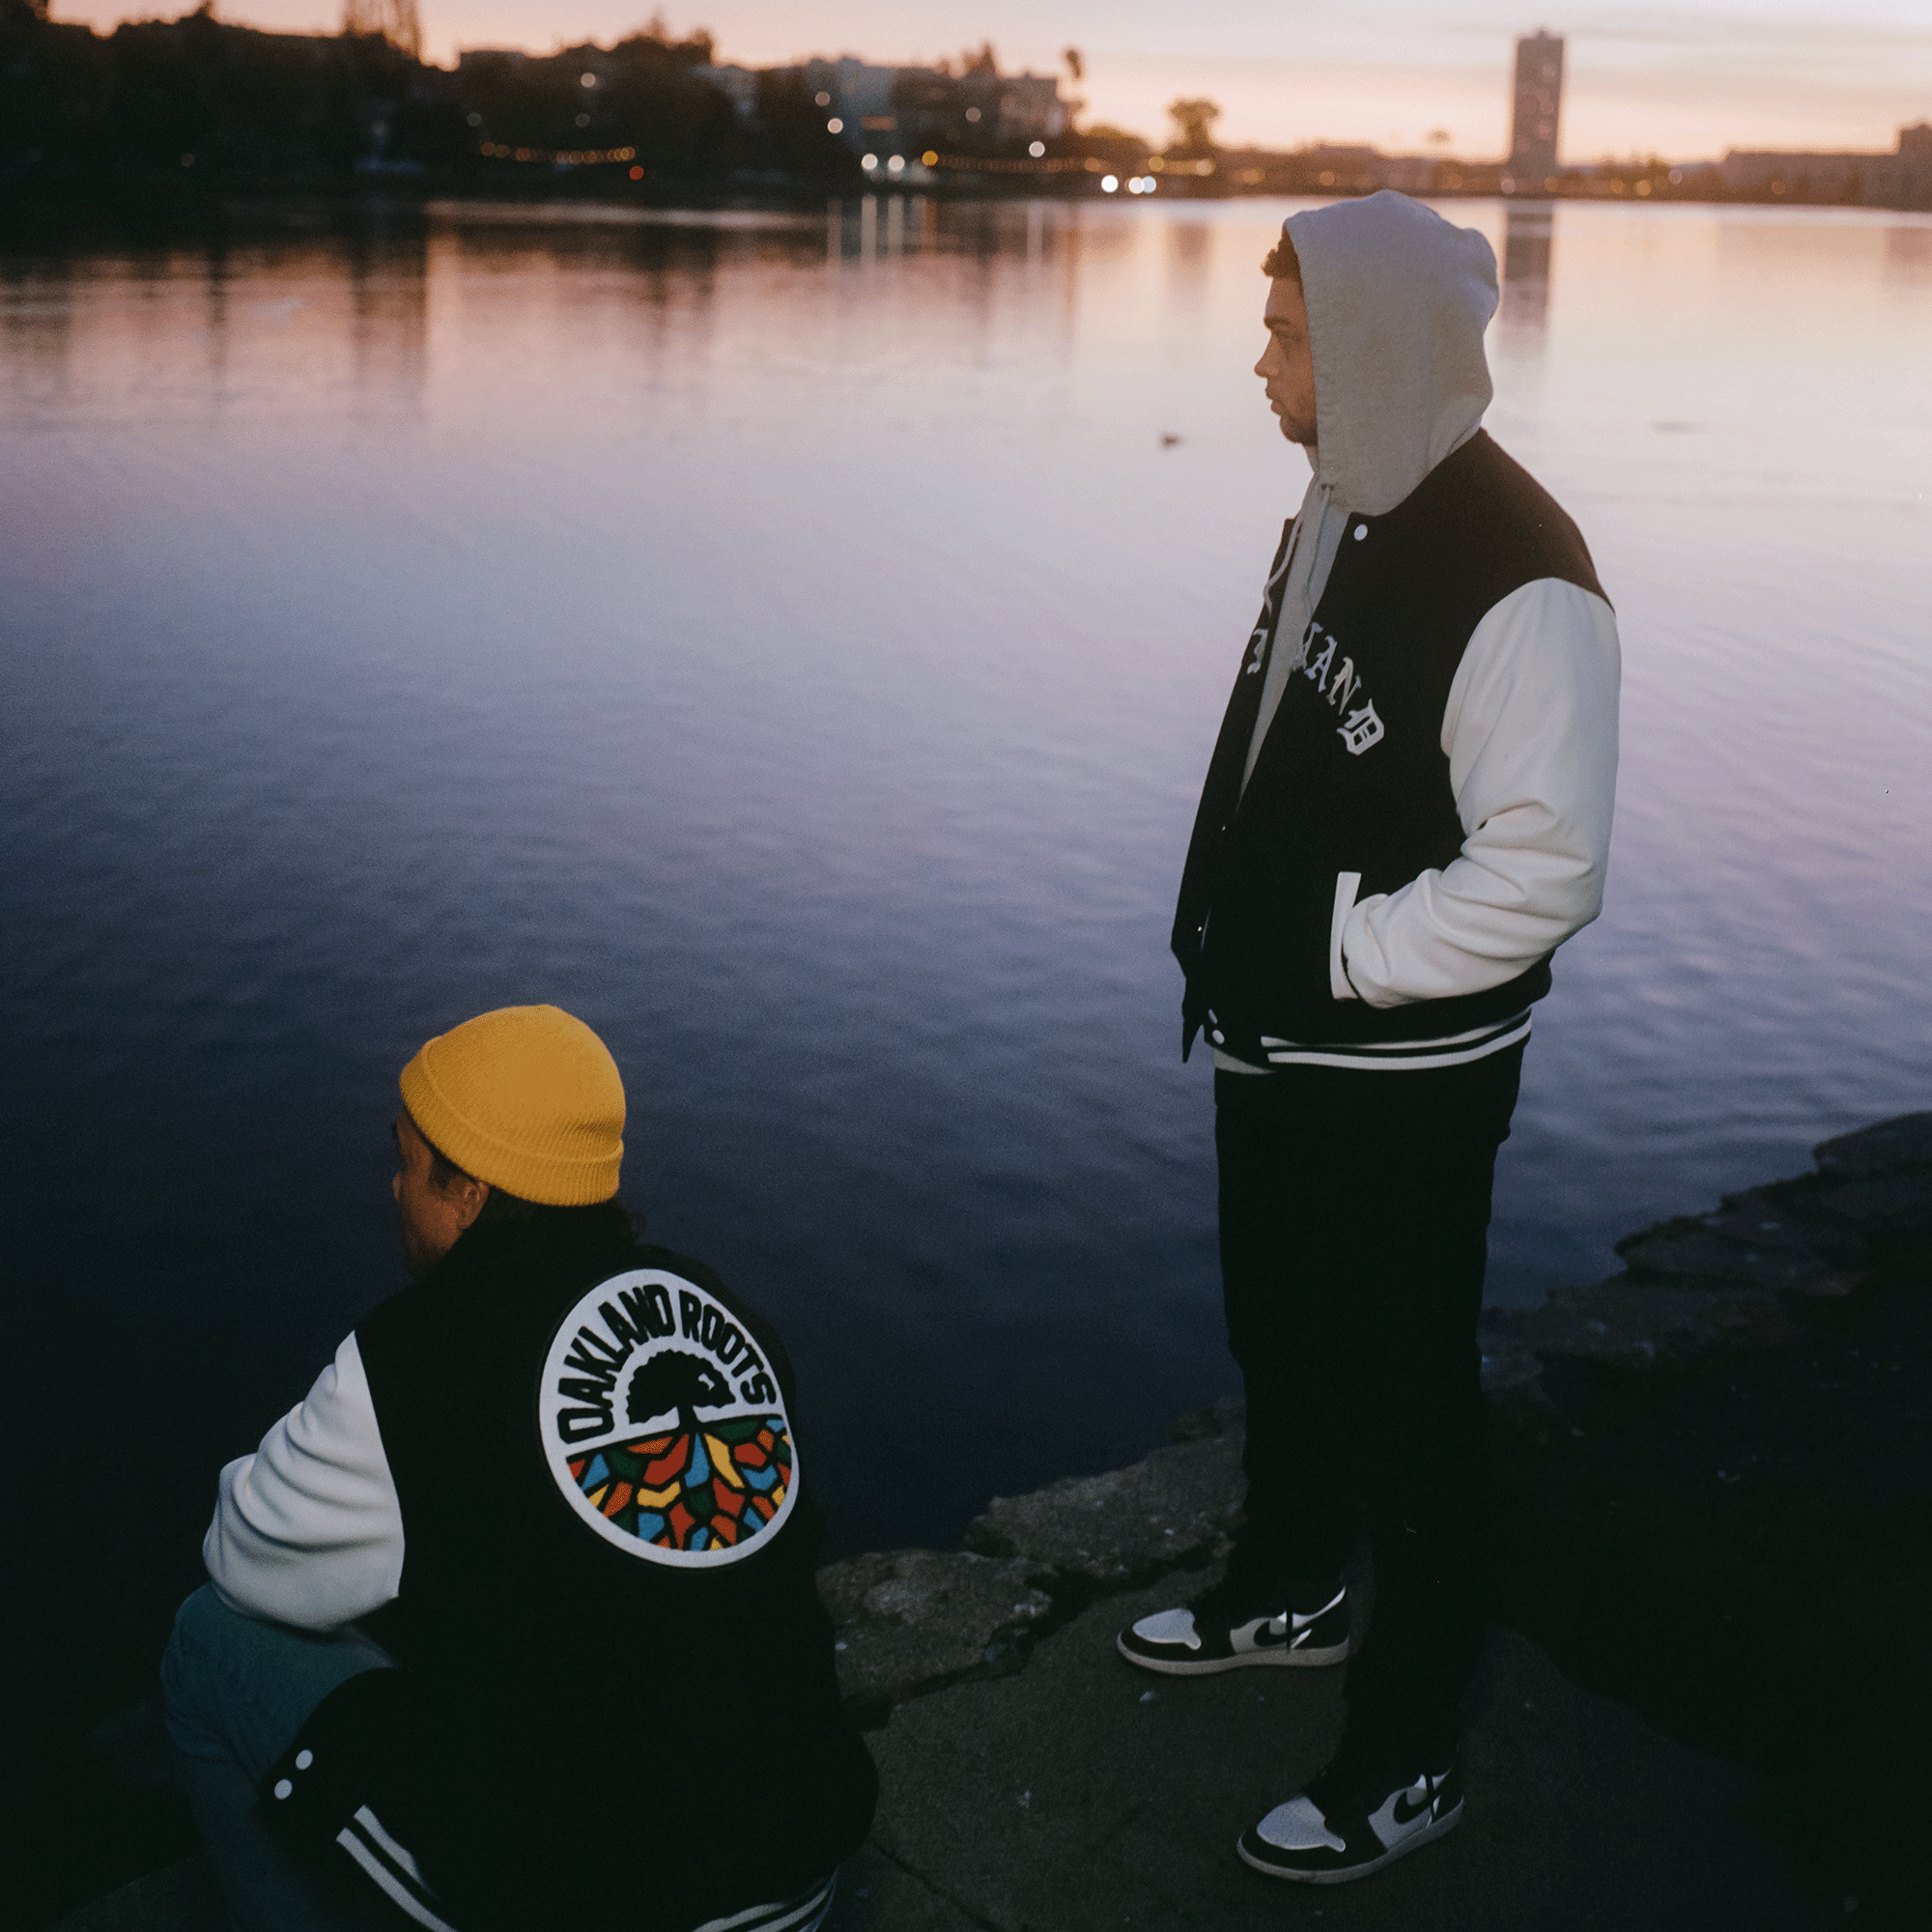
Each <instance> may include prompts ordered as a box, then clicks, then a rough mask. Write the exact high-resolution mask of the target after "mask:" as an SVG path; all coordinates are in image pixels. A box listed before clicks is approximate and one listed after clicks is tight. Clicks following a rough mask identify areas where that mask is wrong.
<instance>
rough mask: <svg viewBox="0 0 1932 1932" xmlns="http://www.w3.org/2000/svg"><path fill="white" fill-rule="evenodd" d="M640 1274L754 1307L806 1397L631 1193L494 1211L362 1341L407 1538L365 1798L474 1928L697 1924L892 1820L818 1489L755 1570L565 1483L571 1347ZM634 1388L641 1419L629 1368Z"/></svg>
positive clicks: (790, 1516)
mask: <svg viewBox="0 0 1932 1932" xmlns="http://www.w3.org/2000/svg"><path fill="white" fill-rule="evenodd" d="M639 1269H644V1270H652V1271H656V1272H658V1273H660V1274H663V1275H668V1276H673V1277H676V1278H678V1280H679V1281H682V1282H685V1283H690V1284H693V1285H694V1286H695V1288H696V1290H697V1291H699V1292H701V1294H702V1296H703V1297H705V1298H707V1299H709V1300H710V1301H712V1302H714V1303H716V1304H717V1305H718V1306H719V1307H720V1309H722V1310H723V1311H725V1312H726V1313H728V1315H729V1316H730V1317H732V1318H734V1319H735V1321H737V1322H738V1324H739V1325H740V1326H741V1327H742V1329H743V1331H744V1333H745V1335H746V1336H747V1337H749V1338H750V1344H749V1346H750V1349H751V1350H753V1351H754V1352H755V1353H756V1354H757V1355H761V1356H762V1362H763V1364H764V1365H767V1366H768V1367H769V1369H770V1371H771V1373H772V1374H773V1375H775V1377H776V1378H777V1381H778V1384H779V1387H780V1389H781V1394H782V1398H783V1405H784V1408H785V1412H786V1414H787V1415H789V1414H790V1413H791V1403H792V1392H793V1391H792V1372H791V1365H790V1363H789V1361H788V1359H787V1357H786V1355H785V1352H784V1349H783V1346H782V1344H781V1342H780V1341H779V1338H778V1337H777V1336H776V1335H775V1334H774V1333H773V1332H772V1331H771V1330H770V1328H769V1327H768V1326H767V1325H766V1324H765V1323H764V1322H763V1321H761V1320H760V1319H759V1317H758V1316H757V1315H756V1313H755V1312H754V1311H753V1310H752V1309H750V1308H749V1307H747V1306H746V1305H745V1304H744V1302H743V1301H741V1300H740V1299H739V1298H738V1297H737V1296H735V1295H734V1294H732V1293H730V1291H728V1290H727V1289H726V1288H725V1285H724V1284H723V1283H722V1282H721V1281H720V1280H719V1279H718V1278H717V1276H716V1275H714V1274H713V1273H712V1272H711V1270H710V1269H708V1268H707V1267H705V1266H704V1265H703V1264H702V1263H699V1262H696V1261H693V1260H690V1259H689V1258H687V1257H683V1256H680V1255H676V1254H672V1253H671V1252H669V1251H668V1250H667V1249H663V1248H656V1247H649V1246H641V1245H639V1244H637V1243H636V1242H635V1240H634V1239H633V1237H632V1236H631V1234H630V1224H629V1220H628V1217H627V1216H626V1215H624V1214H623V1212H622V1211H621V1210H618V1209H608V1210H598V1209H585V1210H576V1211H574V1212H572V1213H569V1214H563V1215H555V1214H553V1215H550V1216H547V1217H545V1219H544V1221H543V1222H542V1223H540V1224H539V1225H538V1226H537V1227H535V1228H532V1229H529V1230H526V1231H523V1232H519V1231H518V1230H517V1229H515V1228H514V1227H511V1228H507V1229H502V1230H493V1229H490V1228H488V1227H485V1226H479V1227H478V1228H476V1229H473V1230H471V1231H470V1233H469V1234H468V1235H466V1236H464V1237H463V1239H462V1240H461V1241H459V1242H458V1244H457V1245H456V1247H455V1248H453V1249H452V1250H451V1251H450V1253H449V1255H448V1256H447V1257H446V1258H445V1259H444V1261H443V1262H442V1263H441V1264H439V1265H438V1266H437V1267H436V1268H435V1269H434V1270H433V1271H432V1272H431V1274H430V1275H428V1276H427V1277H426V1278H425V1279H424V1280H423V1281H421V1282H420V1283H418V1284H417V1285H415V1286H414V1287H412V1288H410V1289H408V1290H406V1291H405V1292H404V1293H401V1294H399V1295H397V1296H395V1297H394V1298H393V1299H391V1300H390V1301H388V1302H386V1303H384V1305H383V1306H382V1307H381V1308H379V1309H378V1310H377V1311H376V1312H375V1314H374V1315H372V1316H371V1317H370V1318H369V1319H368V1320H367V1321H364V1322H362V1323H361V1324H359V1326H358V1328H357V1331H356V1332H357V1337H358V1341H359V1344H360V1348H361V1351H362V1359H363V1363H364V1366H365V1368H366V1371H367V1374H368V1378H369V1387H370V1392H371V1395H372V1397H373V1399H374V1404H375V1409H376V1414H377V1418H378V1421H379V1423H380V1425H381V1429H382V1434H383V1442H384V1449H385V1451H386V1454H387V1457H388V1461H389V1465H390V1469H391V1471H392V1473H393V1475H394V1479H395V1484H396V1489H397V1492H398V1495H399V1498H400V1502H401V1507H402V1516H403V1522H404V1529H405V1557H404V1567H403V1573H402V1580H401V1588H400V1593H399V1595H398V1596H397V1598H396V1600H395V1601H394V1602H393V1603H392V1604H390V1605H387V1606H386V1607H385V1608H384V1610H382V1611H381V1612H379V1613H378V1615H377V1616H376V1617H375V1618H372V1619H369V1620H366V1622H365V1628H368V1629H370V1631H371V1633H372V1634H375V1635H376V1636H377V1637H378V1638H379V1640H380V1641H382V1642H383V1643H384V1645H385V1646H386V1647H387V1648H388V1649H389V1650H390V1651H391V1653H392V1654H393V1655H394V1656H395V1657H396V1659H397V1661H398V1662H400V1663H401V1665H402V1666H403V1667H402V1669H401V1671H399V1672H397V1673H394V1674H393V1689H392V1690H390V1692H389V1694H388V1696H387V1697H386V1698H384V1696H383V1694H382V1693H383V1691H384V1689H385V1688H387V1687H384V1686H380V1685H379V1686H377V1687H375V1690H376V1692H377V1695H376V1697H375V1699H374V1700H373V1702H374V1703H377V1704H383V1703H386V1705H387V1706H388V1710H387V1715H386V1717H385V1718H384V1719H382V1720H381V1724H380V1726H379V1728H381V1729H382V1730H384V1732H385V1736H384V1738H383V1740H382V1742H381V1745H380V1747H373V1746H372V1748H371V1749H370V1750H369V1751H368V1752H367V1754H366V1757H367V1761H368V1763H369V1765H370V1771H371V1779H370V1783H369V1789H370V1791H371V1792H372V1794H374V1795H375V1797H376V1799H377V1804H376V1808H377V1810H378V1812H379V1814H380V1816H381V1819H382V1822H383V1824H384V1827H385V1828H386V1829H387V1830H388V1831H390V1832H391V1833H394V1834H395V1835H396V1836H397V1837H398V1838H400V1839H401V1841H402V1842H403V1843H404V1844H406V1845H408V1846H409V1847H410V1848H411V1849H412V1851H414V1852H415V1854H416V1856H417V1858H418V1859H419V1861H420V1862H421V1864H422V1866H423V1869H424V1873H425V1875H426V1876H427V1878H428V1879H429V1881H430V1883H431V1884H432V1885H433V1886H434V1888H435V1889H436V1890H437V1891H438V1893H439V1894H440V1897H441V1898H442V1899H443V1900H444V1901H445V1903H446V1906H447V1909H448V1913H449V1916H450V1918H452V1919H453V1920H454V1922H455V1923H456V1924H458V1925H459V1926H461V1927H463V1928H464V1932H471V1928H482V1927H499V1926H500V1927H511V1926H516V1927H522V1928H538V1927H545V1926H552V1925H564V1924H579V1923H605V1922H609V1923H612V1924H623V1925H626V1926H631V1927H637V1928H639V1932H648V1928H656V1927H662V1928H666V1932H684V1929H685V1928H688V1927H689V1926H691V1925H694V1924H696V1923H698V1922H700V1921H701V1920H703V1919H705V1918H710V1917H713V1916H717V1915H721V1914H725V1913H728V1912H731V1911H735V1910H741V1909H743V1908H744V1907H746V1906H748V1905H752V1904H755V1903H759V1902H763V1901H766V1900H773V1899H779V1898H784V1897H789V1896H792V1895H794V1894H795V1893H797V1892H799V1891H800V1890H802V1889H805V1888H806V1887H807V1886H809V1885H810V1884H811V1883H813V1882H814V1881H816V1880H818V1879H822V1878H823V1877H824V1876H825V1875H826V1874H828V1873H829V1872H830V1871H831V1870H832V1868H833V1867H834V1866H835V1865H836V1864H837V1863H838V1862H839V1861H841V1860H842V1859H844V1858H845V1857H847V1856H848V1855H849V1854H850V1853H851V1852H853V1851H854V1850H856V1849H857V1847H858V1846H859V1844H860V1843H861V1842H862V1841H863V1839H864V1837H865V1835H866V1833H867V1829H868V1828H869V1825H870V1821H871V1815H872V1809H873V1805H874V1803H875V1800H876V1795H877V1776H876V1774H875V1772H874V1770H873V1767H872V1763H871V1759H870V1757H869V1755H868V1754H867V1750H866V1747H865V1746H864V1744H863V1742H862V1741H861V1740H860V1738H859V1736H858V1734H857V1732H856V1730H855V1729H854V1727H853V1726H852V1724H851V1722H850V1721H849V1719H847V1718H846V1716H845V1715H844V1713H843V1710H842V1708H841V1706H840V1701H839V1693H838V1683H837V1680H836V1678H835V1675H834V1670H833V1651H832V1646H833V1634H832V1626H831V1622H830V1619H829V1618H828V1616H827V1614H826V1612H825V1610H824V1609H823V1607H822V1606H821V1605H820V1603H819V1600H818V1596H817V1592H816V1589H815V1587H814V1583H813V1571H814V1567H815V1562H816V1555H817V1545H818V1540H819V1522H818V1518H817V1514H816V1511H815V1510H814V1508H813V1506H812V1504H811V1502H810V1496H809V1494H808V1493H807V1492H805V1490H804V1489H803V1488H801V1489H800V1491H799V1493H798V1494H797V1495H796V1496H795V1498H794V1499H793V1503H792V1506H791V1508H790V1510H789V1512H788V1513H787V1514H786V1515H785V1516H784V1517H783V1518H782V1519H781V1520H778V1521H777V1523H776V1524H775V1526H773V1527H771V1528H769V1529H768V1530H767V1531H766V1532H765V1533H764V1534H762V1535H761V1536H759V1537H757V1538H756V1539H755V1541H749V1542H748V1547H747V1548H746V1549H745V1551H744V1552H743V1553H742V1555H741V1556H740V1557H739V1558H737V1559H736V1560H732V1561H729V1562H725V1563H723V1564H721V1565H720V1566H718V1567H712V1568H704V1567H685V1568H675V1567H668V1565H667V1564H665V1563H664V1562H661V1561H653V1560H647V1559H646V1558H645V1556H644V1555H642V1554H641V1553H639V1552H638V1551H636V1550H635V1549H634V1548H627V1547H624V1546H625V1545H626V1544H632V1543H635V1541H636V1540H635V1539H629V1538H621V1537H608V1536H605V1535H602V1534H600V1533H599V1532H598V1531H597V1530H596V1529H595V1528H594V1527H592V1526H589V1525H587V1524H586V1522H585V1520H583V1519H582V1516H581V1514H580V1513H579V1512H578V1511H577V1510H575V1509H574V1508H573V1506H572V1503H571V1501H570V1499H569V1497H568V1496H567V1494H566V1493H565V1492H564V1489H563V1487H562V1486H561V1484H560V1481H559V1479H558V1476H557V1474H556V1472H555V1471H556V1458H555V1454H554V1451H555V1444H554V1442H553V1441H547V1440H546V1439H545V1435H546V1432H547V1430H548V1431H549V1433H550V1434H552V1435H554V1427H552V1425H551V1424H549V1423H547V1422H546V1421H545V1420H543V1419H542V1418H541V1417H540V1395H541V1388H540V1384H541V1383H542V1382H543V1381H544V1379H545V1373H544V1372H545V1368H546V1363H547V1360H548V1359H549V1357H550V1350H551V1349H552V1347H553V1342H554V1338H555V1337H556V1336H557V1335H558V1333H559V1324H560V1323H563V1322H565V1321H566V1319H569V1321H571V1322H572V1323H573V1324H574V1323H575V1321H576V1319H577V1318H576V1317H574V1316H573V1315H572V1311H573V1310H574V1309H578V1308H580V1305H581V1304H582V1301H583V1297H584V1295H585V1293H586V1292H588V1291H590V1290H592V1289H593V1288H595V1287H596V1286H597V1285H598V1284H600V1283H604V1282H607V1281H609V1280H610V1279H611V1277H613V1276H618V1275H622V1274H625V1273H627V1272H630V1271H633V1270H639ZM669 1299H670V1300H671V1301H672V1303H673V1304H674V1303H675V1300H676V1294H675V1291H673V1293H672V1294H671V1296H670V1297H669ZM715 1326H716V1324H714V1327H715ZM600 1332H603V1331H602V1330H601V1329H600ZM680 1347H683V1348H685V1349H686V1350H688V1351H689V1352H690V1354H691V1355H692V1356H693V1357H695V1356H696V1353H697V1352H698V1348H699V1345H698V1344H697V1343H696V1341H693V1342H690V1343H683V1342H680ZM749 1359H750V1357H749V1356H745V1355H740V1357H739V1367H740V1368H743V1367H744V1365H745V1362H746V1361H747V1360H749ZM551 1379H554V1372H553V1375H552V1378H551ZM612 1381H613V1385H614V1390H615V1395H614V1396H613V1398H612V1399H613V1400H614V1401H616V1403H617V1405H618V1406H617V1407H616V1410H615V1414H616V1419H617V1421H618V1423H619V1424H620V1425H621V1424H622V1421H623V1415H624V1411H623V1408H622V1406H621V1399H622V1391H623V1388H624V1385H625V1381H624V1374H623V1369H622V1365H621V1364H620V1365H619V1366H618V1367H617V1369H616V1370H615V1371H614V1372H613V1376H612ZM593 1392H594V1391H593ZM699 1423H700V1427H709V1426H712V1425H710V1424H708V1423H707V1422H706V1421H705V1419H704V1418H703V1416H702V1415H701V1414H700V1416H699ZM632 1434H634V1435H635V1434H637V1432H636V1431H633V1432H632ZM804 1473H805V1472H804V1469H803V1458H801V1459H800V1465H799V1466H798V1467H795V1468H794V1470H793V1479H794V1482H798V1481H800V1480H801V1479H802V1478H803V1477H804ZM381 1674H382V1675H389V1674H388V1673H381ZM368 1690H369V1687H368V1686H367V1685H366V1684H365V1686H364V1697H365V1702H367V1701H370V1700H368V1699H367V1695H366V1693H367V1691H368ZM352 1701H353V1700H352Z"/></svg>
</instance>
